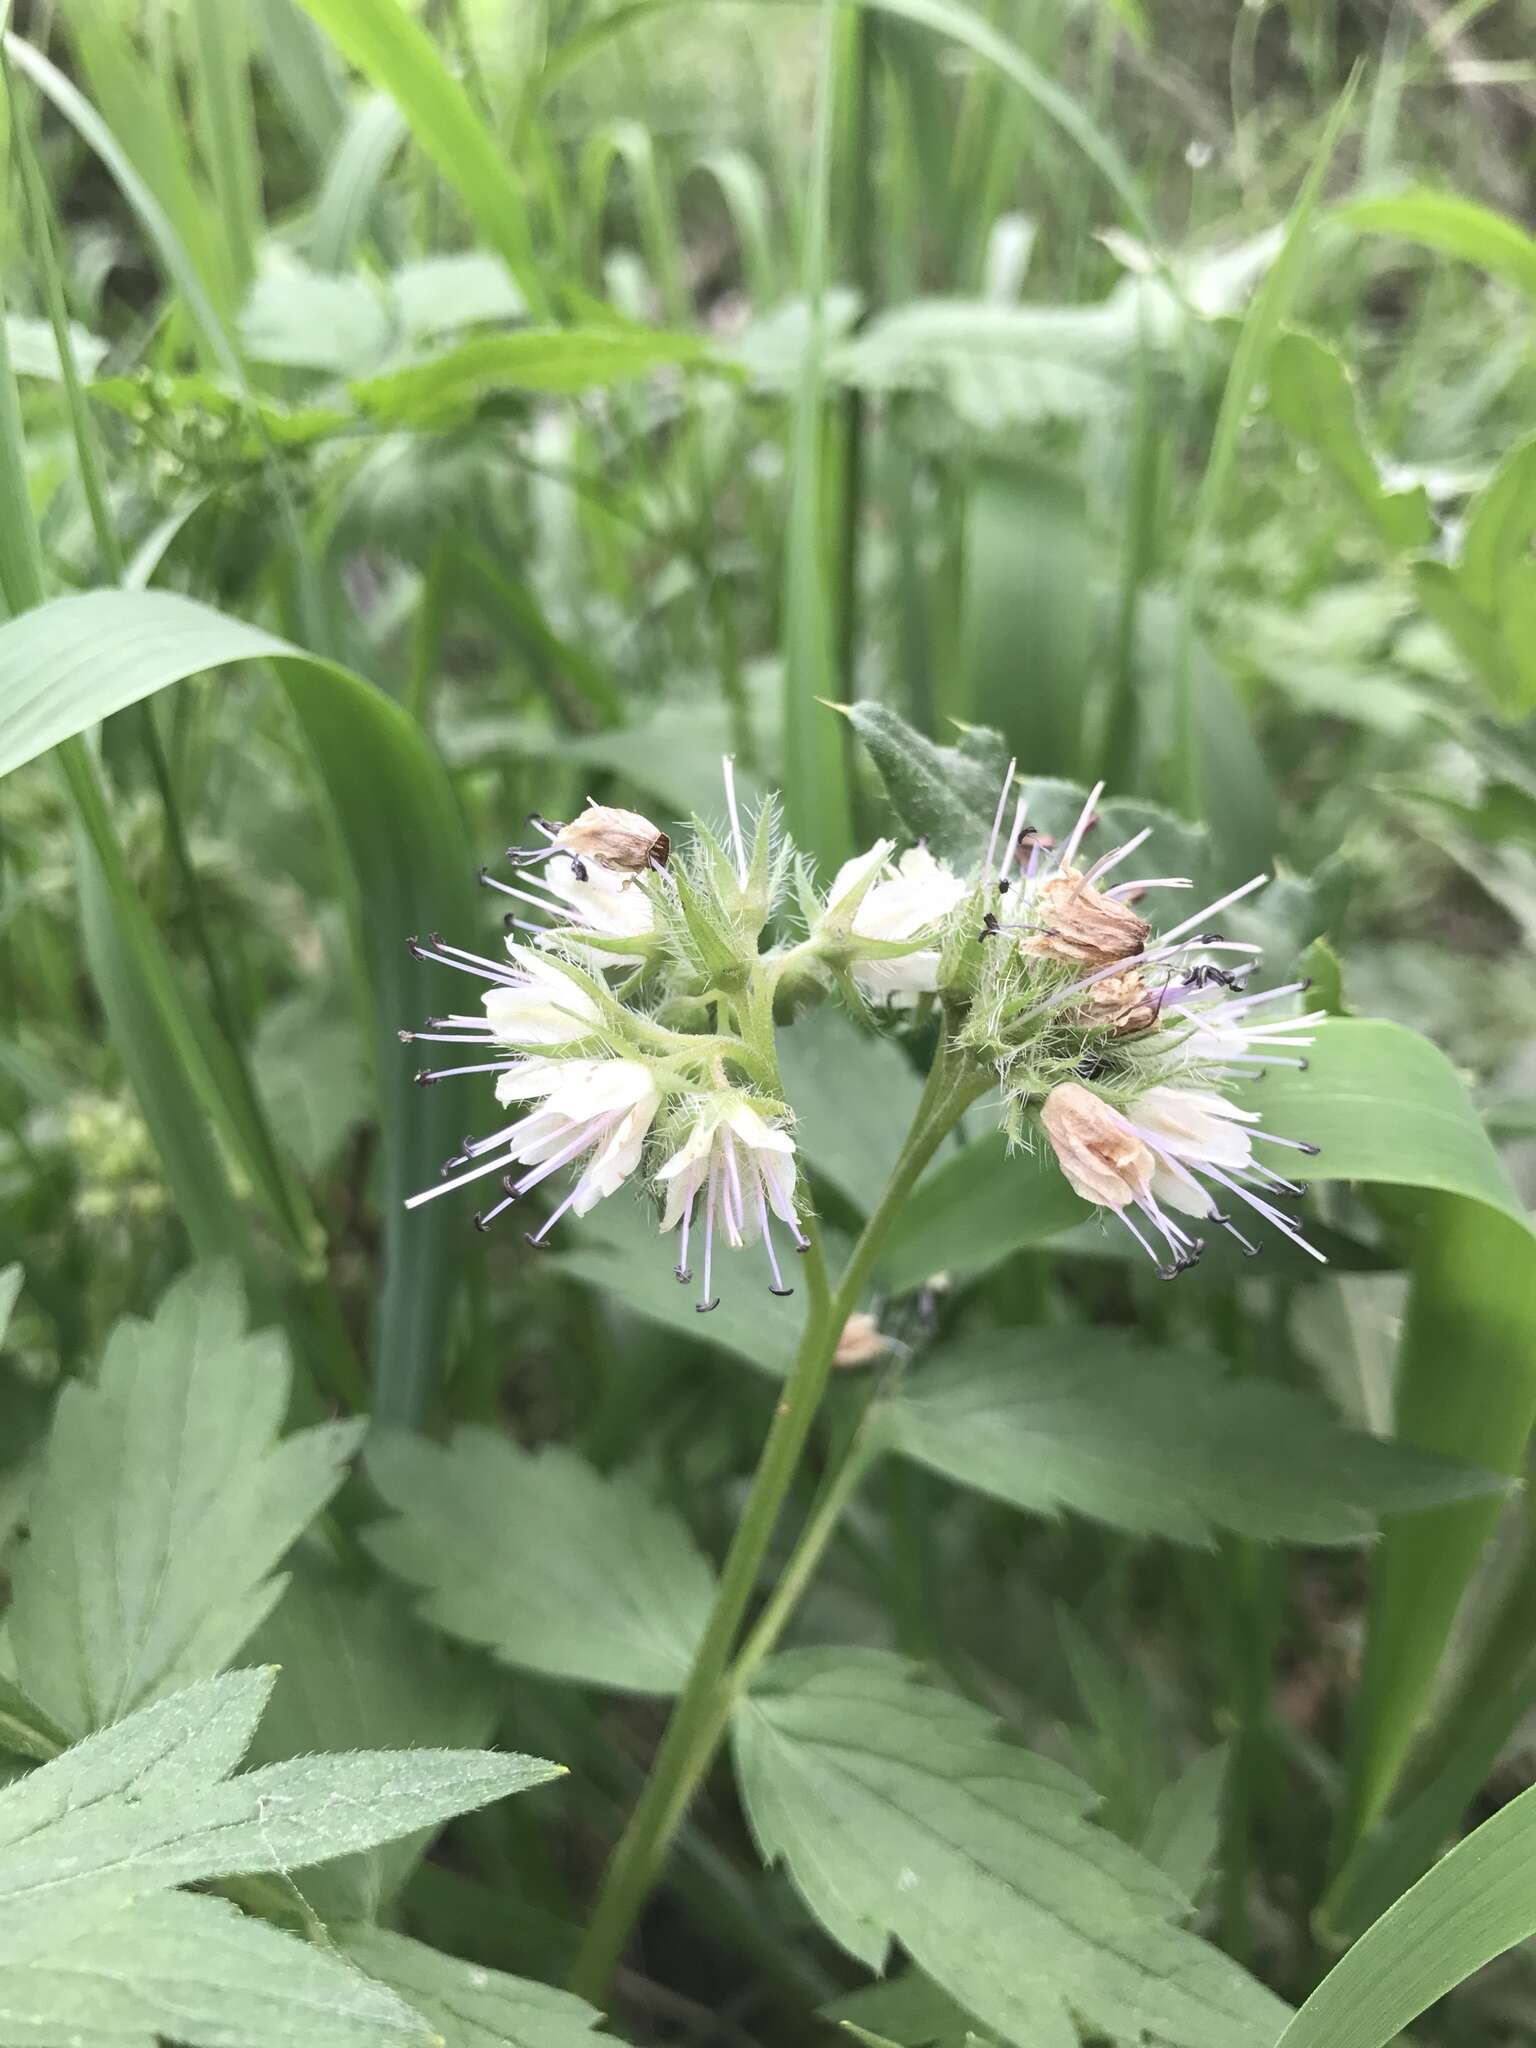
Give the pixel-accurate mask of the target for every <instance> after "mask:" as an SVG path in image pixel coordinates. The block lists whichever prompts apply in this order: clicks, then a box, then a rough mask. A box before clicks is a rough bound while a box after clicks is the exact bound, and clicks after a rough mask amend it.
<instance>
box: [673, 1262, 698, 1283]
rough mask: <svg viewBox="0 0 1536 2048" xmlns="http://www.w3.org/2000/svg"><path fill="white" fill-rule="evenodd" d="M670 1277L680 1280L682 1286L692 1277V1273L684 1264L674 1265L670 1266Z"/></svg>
mask: <svg viewBox="0 0 1536 2048" xmlns="http://www.w3.org/2000/svg"><path fill="white" fill-rule="evenodd" d="M672 1278H673V1279H674V1280H679V1281H681V1282H682V1284H683V1286H684V1287H686V1286H687V1285H688V1282H689V1281H690V1280H691V1279H692V1278H693V1275H692V1273H690V1272H689V1270H688V1268H687V1267H686V1266H674V1267H673V1268H672Z"/></svg>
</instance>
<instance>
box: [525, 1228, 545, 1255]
mask: <svg viewBox="0 0 1536 2048" xmlns="http://www.w3.org/2000/svg"><path fill="white" fill-rule="evenodd" d="M523 1242H524V1243H525V1244H531V1245H532V1246H533V1248H534V1250H535V1251H536V1252H547V1251H548V1250H549V1244H548V1241H547V1239H545V1238H542V1237H535V1236H534V1234H533V1232H532V1231H531V1230H525V1231H524V1232H523Z"/></svg>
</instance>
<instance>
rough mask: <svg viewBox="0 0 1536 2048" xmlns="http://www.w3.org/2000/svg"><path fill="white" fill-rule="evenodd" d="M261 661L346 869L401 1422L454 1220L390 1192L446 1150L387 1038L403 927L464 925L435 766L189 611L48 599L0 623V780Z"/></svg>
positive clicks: (394, 733) (409, 983)
mask: <svg viewBox="0 0 1536 2048" xmlns="http://www.w3.org/2000/svg"><path fill="white" fill-rule="evenodd" d="M257 660H259V661H268V662H270V663H271V664H272V665H273V667H274V668H275V670H276V672H277V674H278V676H279V678H280V679H281V681H282V682H283V685H284V687H285V689H286V691H287V694H288V699H289V703H290V704H291V706H292V708H293V711H294V714H295V716H296V718H297V719H298V721H299V724H300V727H301V729H302V730H303V733H304V737H305V739H306V741H307V742H308V745H309V749H310V752H311V754H312V756H313V758H314V761H315V764H316V767H317V768H318V770H319V773H320V776H321V779H322V780H323V782H324V784H325V789H326V794H327V797H328V799H329V808H330V813H331V815H332V816H333V817H334V818H335V821H336V825H337V830H338V832H339V835H340V838H341V841H342V844H343V847H344V850H345V854H346V858H347V865H348V869H349V871H350V879H351V883H352V887H353V890H354V902H355V909H356V912H357V932H358V943H359V946H360V949H361V952H362V957H363V960H364V962H365V965H366V967H367V970H368V977H369V982H370V985H371V990H372V995H373V1016H372V1018H371V1019H370V1023H371V1026H372V1032H373V1039H374V1047H375V1060H376V1063H377V1086H378V1090H379V1122H380V1127H381V1134H382V1144H383V1153H384V1176H383V1182H384V1184H383V1201H384V1221H385V1236H386V1262H385V1277H384V1286H383V1293H382V1297H381V1300H380V1303H379V1310H378V1315H377V1318H376V1323H375V1372H376V1384H375V1406H376V1409H377V1412H378V1413H379V1414H380V1415H381V1416H383V1417H384V1418H385V1419H391V1418H393V1419H396V1420H399V1419H408V1418H411V1417H414V1416H415V1415H417V1414H419V1413H420V1412H421V1410H422V1408H423V1406H424V1404H425V1401H426V1398H427V1394H428V1389H429V1387H430V1384H431V1378H432V1375H433V1373H434V1371H435V1369H436V1367H437V1364H438V1362H439V1358H440V1351H441V1344H442V1333H443V1325H444V1322H445V1320H446V1314H447V1308H448V1304H449V1302H450V1301H451V1299H452V1295H453V1291H454V1282H455V1275H456V1269H457V1265H458V1247H459V1245H460V1244H461V1242H462V1238H461V1234H460V1232H459V1228H458V1224H457V1222H456V1220H455V1219H454V1218H453V1217H452V1216H450V1215H448V1214H446V1213H443V1214H437V1213H435V1211H436V1210H444V1209H445V1205H444V1204H441V1203H439V1204H437V1205H435V1210H434V1211H429V1212H428V1213H427V1214H426V1215H418V1216H411V1217H407V1216H406V1215H405V1213H404V1211H403V1208H402V1207H401V1205H402V1203H403V1202H404V1200H405V1197H406V1196H407V1195H408V1194H410V1193H412V1192H413V1191H414V1190H415V1189H416V1188H417V1187H420V1186H422V1185H424V1184H425V1183H426V1182H427V1181H428V1180H430V1179H431V1178H432V1176H433V1175H434V1174H435V1173H436V1171H437V1167H438V1165H439V1163H440V1162H441V1161H442V1160H443V1159H444V1158H446V1157H447V1156H448V1154H449V1153H450V1152H451V1151H452V1150H453V1148H454V1142H455V1139H456V1137H457V1136H458V1123H459V1113H458V1111H457V1110H456V1109H455V1108H454V1105H453V1103H452V1101H451V1100H448V1099H445V1098H446V1097H447V1094H448V1091H446V1090H435V1089H423V1088H416V1087H413V1086H412V1083H411V1061H410V1058H409V1056H408V1055H407V1054H405V1053H404V1052H403V1051H402V1049H401V1047H400V1045H399V1043H398V1041H397V1037H396V1033H397V1032H398V1030H399V1029H400V1028H401V1026H402V1024H408V1023H413V1022H415V1021H416V1019H417V1018H418V1016H419V1015H420V1014H422V1012H423V1011H424V1010H425V1009H426V1008H427V1007H428V1006H429V1000H430V999H429V996H428V987H429V984H428V982H427V979H426V977H425V976H423V975H422V973H421V972H420V970H419V969H418V968H416V967H415V966H414V964H413V963H411V962H410V961H409V960H408V958H407V956H406V952H405V946H404V941H405V938H406V937H407V936H408V935H409V934H410V933H412V932H416V931H422V930H430V929H432V928H433V927H435V926H436V925H438V924H439V923H441V924H442V925H443V926H444V927H447V926H449V925H451V924H452V923H453V922H454V919H455V917H456V916H458V915H459V914H460V913H461V912H462V913H463V921H464V924H465V925H466V926H467V925H468V922H469V919H468V903H469V900H470V889H469V882H468V878H469V874H470V860H469V852H468V848H467V846H466V844H465V839H464V831H463V824H462V821H461V819H460V816H459V812H458V807H457V804H456V802H455V800H454V795H453V791H452V788H451V786H450V784H449V782H448V778H447V776H446V774H445V773H444V770H443V768H442V765H441V763H440V762H439V760H438V759H437V756H436V755H435V754H434V753H433V751H432V749H431V748H430V746H429V745H428V744H427V741H426V740H425V738H424V737H423V735H422V733H421V731H420V729H419V728H418V727H417V726H416V724H415V723H414V721H413V720H412V719H411V718H410V716H409V715H408V714H407V713H406V712H405V711H403V710H402V709H401V708H400V706H399V705H397V704H395V703H393V702H392V701H391V700H390V699H389V698H387V697H386V696H384V694H383V693H382V692H381V691H379V690H376V689H374V688H373V687H372V686H371V685H370V684H368V683H366V682H364V681H363V680H362V678H361V677H359V676H356V675H353V674H352V673H351V672H350V671H348V670H346V669H343V668H339V667H337V666H336V665H335V664H334V663H331V662H326V661H322V660H320V659H319V658H318V657H316V656H314V655H309V654H305V653H303V652H302V651H301V650H300V649H298V648H296V647H293V646H291V645H290V644H289V643H288V642H287V641H284V640H280V639H278V638H277V637H276V636H275V635H273V634H270V633H267V632H264V631H262V630H261V629H259V628H257V627H254V626H250V625H247V624H245V623H244V622H243V621H241V620H237V619H230V618H227V617H225V616H224V615H223V614H221V613H219V612H216V611H213V610H211V609H210V608H209V607H208V606H206V605H201V604H194V603H192V602H191V601H190V600H189V599H186V598H182V597H174V596H171V595H169V594H167V593H165V592H160V591H135V592H126V591H121V592H120V591H96V592H93V593H91V594H89V595H87V596H83V597H65V598H58V599H55V600H54V601H53V602H52V603H50V604H45V605H40V606H38V607H37V609H36V610H34V611H30V612H27V613H24V614H23V615H22V616H21V617H19V618H16V619H13V620H11V621H10V622H9V623H8V624H6V625H4V626H0V705H3V706H4V709H3V711H0V775H4V774H9V772H10V771H11V770H12V769H13V768H18V767H20V766H21V765H22V763H23V762H25V761H29V760H32V759H33V758H34V757H35V756H36V755H38V754H41V753H44V752H46V751H47V749H48V748H50V747H53V746H57V745H58V743H59V742H60V741H61V740H64V739H67V738H69V737H70V736H71V735H73V734H77V733H80V732H83V731H85V730H86V729H87V728H89V727H90V726H92V725H95V724H97V723H99V721H100V720H102V719H103V718H107V717H110V716H111V714H112V713H113V712H115V711H120V710H122V709H123V708H124V707H125V706H127V705H129V704H133V703H137V702H138V701H140V699H142V698H144V697H147V696H150V695H152V694H153V692H155V691H156V690H160V689H164V688H165V687H166V686H167V685H168V684H171V683H176V682H181V681H184V680H185V679H186V678H188V677H189V676H194V675H199V674H201V673H203V672H204V671H206V670H209V669H215V668H222V667H225V666H227V665H228V664H230V663H232V662H238V661H257Z"/></svg>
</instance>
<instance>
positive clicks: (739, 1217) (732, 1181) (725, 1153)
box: [720, 1125, 747, 1244]
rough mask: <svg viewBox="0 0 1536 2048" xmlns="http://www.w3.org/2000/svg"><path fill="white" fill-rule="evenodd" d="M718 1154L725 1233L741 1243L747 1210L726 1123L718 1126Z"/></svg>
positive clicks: (732, 1144)
mask: <svg viewBox="0 0 1536 2048" xmlns="http://www.w3.org/2000/svg"><path fill="white" fill-rule="evenodd" d="M720 1156H721V1158H722V1159H723V1160H724V1162H725V1181H724V1186H723V1193H724V1196H725V1199H724V1201H723V1202H722V1204H721V1208H722V1210H723V1212H724V1221H725V1234H726V1236H727V1238H730V1237H733V1236H734V1238H735V1240H736V1242H737V1244H743V1243H745V1241H746V1235H747V1212H746V1208H745V1207H744V1205H743V1203H742V1199H741V1176H740V1175H739V1174H738V1173H737V1171H736V1141H735V1139H734V1138H733V1137H732V1135H731V1132H730V1128H729V1126H728V1125H722V1126H721V1128H720Z"/></svg>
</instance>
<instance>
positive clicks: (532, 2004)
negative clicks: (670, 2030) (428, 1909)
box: [341, 1927, 609, 2048]
mask: <svg viewBox="0 0 1536 2048" xmlns="http://www.w3.org/2000/svg"><path fill="white" fill-rule="evenodd" d="M341 1944H342V1948H343V1951H344V1953H345V1954H347V1955H348V1956H350V1957H351V1959H352V1960H353V1962H355V1963H356V1964H357V1965H358V1966H359V1968H361V1969H364V1970H366V1971H367V1972H368V1974H369V1976H370V1977H376V1978H378V1979H379V1980H380V1982H381V1983H384V1984H388V1985H390V1986H391V1987H392V1988H393V1989H394V1990H396V1991H398V1992H399V1993H400V1994H401V1996H402V1997H403V1998H406V1999H408V2000H409V2001H410V2003H411V2005H412V2007H413V2008H414V2009H415V2010H416V2011H417V2012H420V2013H422V2014H424V2015H425V2016H426V2018H427V2019H429V2020H430V2021H431V2023H432V2025H433V2027H434V2028H435V2029H436V2031H437V2034H438V2038H439V2041H440V2042H441V2043H442V2044H443V2048H601V2043H600V2042H594V2040H593V2038H592V2029H593V2028H594V2027H595V2026H597V2025H598V2024H599V2022H600V2021H601V2019H602V2014H601V2013H599V2012H594V2011H593V2009H592V2007H591V2006H590V2005H587V2004H586V2003H585V2002H584V2001H583V2000H581V1999H579V1998H573V1997H572V1996H571V1994H570V1992H568V1991H556V1990H554V1989H552V1988H551V1986H549V1985H548V1984H535V1983H532V1982H530V1980H529V1979H528V1978H526V1977H509V1976H507V1975H506V1974H505V1972H504V1971H501V1970H486V1969H480V1968H478V1967H477V1966H476V1965H474V1964H472V1963H464V1962H460V1961H459V1959H458V1957H457V1956H445V1955H440V1954H439V1953H438V1952H437V1950H436V1949H432V1948H427V1947H425V1946H424V1945H423V1944H422V1943H421V1942H419V1941H408V1940H407V1939H406V1938H405V1936H404V1935H401V1934H386V1933H385V1932H384V1931H383V1930H382V1929H381V1928H377V1927H356V1928H349V1929H346V1930H344V1931H343V1933H342V1935H341ZM608 2038H609V2037H608V2036H604V2037H603V2039H605V2040H606V2039H608Z"/></svg>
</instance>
